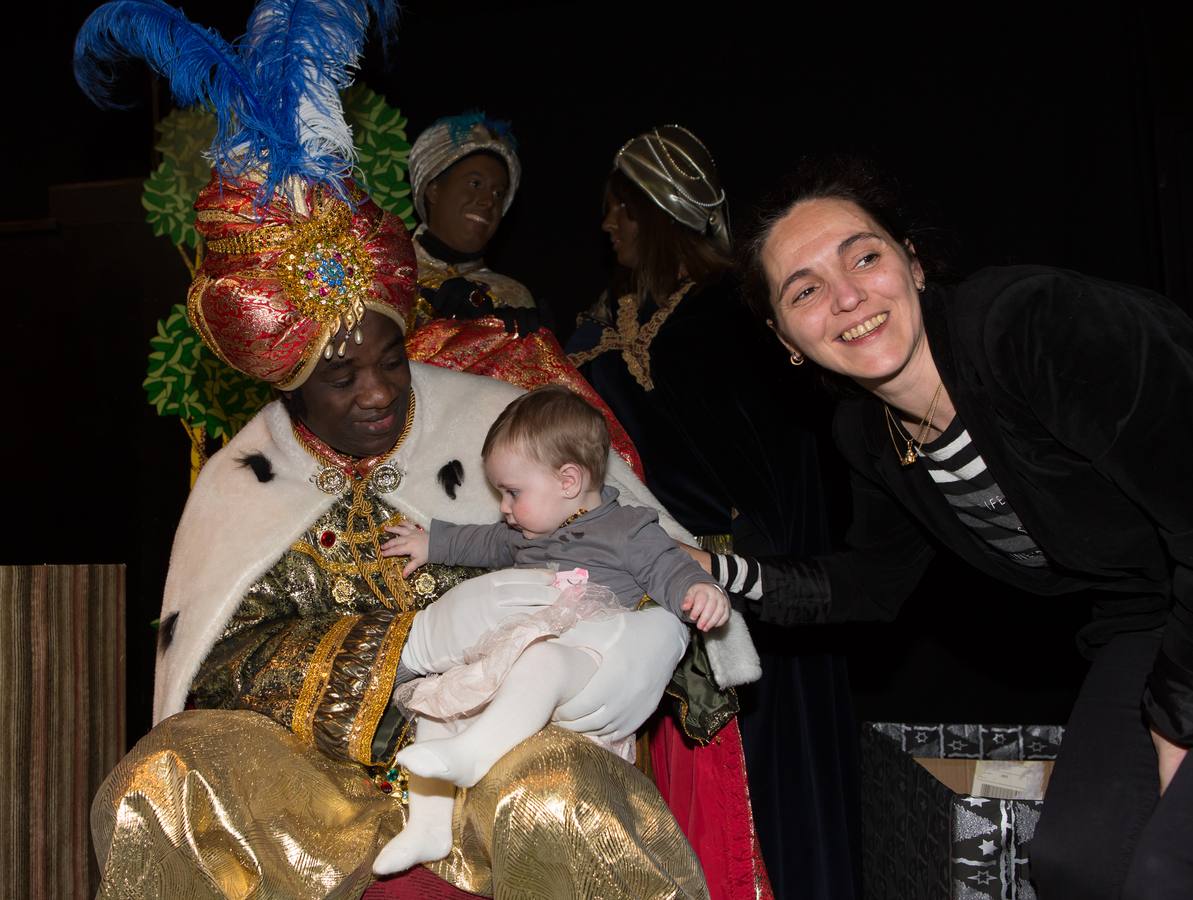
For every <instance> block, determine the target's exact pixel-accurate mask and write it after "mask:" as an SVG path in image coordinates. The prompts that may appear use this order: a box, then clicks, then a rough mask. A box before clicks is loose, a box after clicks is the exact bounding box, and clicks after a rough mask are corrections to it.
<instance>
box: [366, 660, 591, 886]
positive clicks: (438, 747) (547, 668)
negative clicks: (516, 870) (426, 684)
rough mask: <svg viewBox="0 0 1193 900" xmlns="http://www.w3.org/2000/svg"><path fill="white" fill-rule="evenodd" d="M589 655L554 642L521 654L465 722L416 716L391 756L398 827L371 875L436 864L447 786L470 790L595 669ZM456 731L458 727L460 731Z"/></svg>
mask: <svg viewBox="0 0 1193 900" xmlns="http://www.w3.org/2000/svg"><path fill="white" fill-rule="evenodd" d="M596 669H597V663H596V660H595V659H593V657H592V656H591V655H590V654H588V653H586V652H584V651H583V650H578V649H576V648H575V647H569V646H566V645H564V644H561V643H559V642H558V641H555V640H551V639H548V640H545V641H540V642H538V643H536V644H532V645H530V646H529V647H527V648H526V650H525V651H523V653H522V655H521V656H519V657H518V659H517V661H516V662H515V663H514V664H513V666H512V667H511V668H510V670H509V673H508V674H507V675H506V676H505V680H504V681H503V682H502V683H501V686H500V687H499V688H498V689H497V692H496V693H495V694H494V695H493V699H492V700H490V701H489V704H488V705H487V706H486V707H485V708H484V709H483V710H482V711H481V712H480V713H479V714H478V715H476V716H474V717H472V718H470V719H456V720H453V721H446V722H445V721H441V720H437V719H431V718H427V717H425V716H423V717H419V720H418V725H417V731H416V736H415V743H413V744H411V745H410V746H409V747H407V748H406V749H405V750H403V751H402V752H401V753H399V754H398V755H397V762H398V763H400V764H401V765H402V766H404V767H405V768H406V769H407V770H408V771H409V772H410V784H409V794H410V806H409V815H408V816H407V819H406V827H405V828H403V829H402V831H401V832H400V833H399V834H398V835H397V837H395V838H394V839H393V840H391V841H390V842H389V843H388V844H386V845H385V847H384V848H382V850H381V853H379V854H378V855H377V859H376V860H375V861H374V862H373V871H374V872H375V873H376V874H378V875H388V874H390V873H392V872H401V871H403V870H405V869H408V868H410V867H411V866H413V865H416V864H418V863H420V862H429V861H431V860H435V859H441V858H443V857H444V856H446V855H447V853H448V851H449V850H450V849H451V843H452V806H453V804H454V802H455V786H456V785H458V786H460V787H472V785H474V784H476V783H477V782H478V781H480V780H481V779H482V778H483V777H484V776H485V774H486V773H487V772H488V771H489V769H490V768H491V767H492V766H493V764H494V763H496V762H497V760H499V759H501V757H503V756H504V755H505V754H506V753H508V752H509V751H510V750H512V749H513V748H514V747H515V746H517V745H518V744H519V743H521V742H522V741H523V740H525V739H526V738H528V737H530V736H531V735H533V734H536V733H537V732H538V731H539V730H540V729H542V728H543V726H545V725H546V724H547V723H548V722H550V721H551V716H552V714H553V713H554V712H555V709H556V707H558V706H559V705H560V704H562V703H566V702H567V701H568V700H570V699H571V698H572V697H574V696H575V695H576V694H577V693H579V691H580V689H581V688H583V687H584V685H586V684H587V683H588V680H589V679H590V678H591V677H592V675H593V673H594V672H596ZM461 726H462V727H461Z"/></svg>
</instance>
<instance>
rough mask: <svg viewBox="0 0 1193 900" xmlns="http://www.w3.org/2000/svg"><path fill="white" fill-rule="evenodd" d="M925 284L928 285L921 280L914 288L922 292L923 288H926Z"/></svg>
mask: <svg viewBox="0 0 1193 900" xmlns="http://www.w3.org/2000/svg"><path fill="white" fill-rule="evenodd" d="M927 286H928V283H927V282H926V281H921V282H920V283H919V284H917V285H916V286H915V289H916V290H917V291H919V292H920V293H921V294H922V293H924V288H926V287H927Z"/></svg>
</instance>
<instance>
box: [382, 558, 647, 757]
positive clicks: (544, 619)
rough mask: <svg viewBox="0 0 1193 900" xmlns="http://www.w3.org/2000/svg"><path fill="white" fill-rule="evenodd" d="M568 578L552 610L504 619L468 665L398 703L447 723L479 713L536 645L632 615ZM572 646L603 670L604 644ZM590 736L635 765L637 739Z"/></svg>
mask: <svg viewBox="0 0 1193 900" xmlns="http://www.w3.org/2000/svg"><path fill="white" fill-rule="evenodd" d="M577 571H581V572H582V571H583V570H577ZM569 575H571V573H561V575H560V577H558V578H557V579H556V585H557V586H560V587H561V589H560V592H559V597H558V599H556V600H555V602H554V603H552V604H551V605H550V606H545V607H543V608H542V609H540V610H538V611H537V612H534V613H529V614H526V615H515V616H510V617H509V618H506V619H504V620H502V621H501V622H500V623H499V624H498V625H496V626H495V627H494V628H492V629H490V630H489V631H488V632H487V633H486V634H485V635H484V636H483V637H482V638H481V639H480V640H479V641H478V642H477V643H476V644H475V645H474V646H472V647H469V648H468V649H467V650H465V651H464V664H463V665H460V666H456V667H455V668H452V669H449V670H448V671H446V672H444V673H443V674H442V675H427V676H424V677H422V678H416V679H415V680H413V681H409V682H407V683H406V684H403V685H401V686H400V687H399V688H398V689H397V690H396V691H395V692H394V700H395V701H397V702H398V703H399V704H400V705H401V706H402V707H404V708H405V709H407V710H408V711H409V712H411V713H413V714H418V715H424V716H429V717H430V718H433V719H439V720H442V721H451V720H453V719H463V718H467V717H470V716H473V715H476V714H477V713H479V712H480V711H481V710H482V709H484V707H485V706H486V705H487V704H488V702H489V701H490V700H491V699H492V698H493V695H494V694H495V693H497V689H498V688H499V687H500V686H501V683H502V682H503V681H504V680H505V676H506V675H507V674H509V671H510V669H511V668H512V667H513V665H514V663H515V662H516V661H517V659H518V657H519V656H521V655H522V653H523V651H525V650H526V648H527V647H529V646H530V645H531V644H534V643H536V642H537V641H541V640H547V639H549V638H554V637H559V636H561V635H565V634H567V632H568V631H570V630H571V629H572V628H573V627H574V626H575V625H576V623H577V622H581V621H588V622H599V621H602V620H612V619H613V618H614V617H616V616H620V615H624V614H625V613H626V612H627V611H628V610H626V609H625V608H624V607H622V606H621V605H619V603H618V601H617V596H616V595H615V594H614V593H613V592H612V591H611V590H609V589H608V588H606V587H602V586H601V585H595V584H588V583H586V582H584V581H581V582H580V583H578V584H577V583H575V581H577V580H579V579H575V578H572V579H569V578H567V576H569ZM584 575H585V576H586V575H587V573H584ZM612 624H613V623H612V622H610V625H612ZM590 631H591V629H590ZM568 643H569V644H570V646H574V647H576V648H577V649H580V650H584V651H585V652H587V653H589V654H590V655H592V657H593V658H594V659H595V660H596V663H597V665H598V666H599V665H600V664H601V648H600V647H599V646H588V645H585V644H575V643H570V642H568ZM592 643H596V642H592ZM586 737H588V738H590V739H591V740H593V741H595V742H596V743H598V744H600V745H601V746H602V747H605V748H606V749H608V750H610V751H611V752H613V753H615V754H616V755H618V756H620V757H622V758H623V759H625V760H627V761H629V762H633V761H634V738H633V736H630V737H628V738H625V739H623V740H620V741H609V740H607V739H604V738H599V737H597V736H595V735H586Z"/></svg>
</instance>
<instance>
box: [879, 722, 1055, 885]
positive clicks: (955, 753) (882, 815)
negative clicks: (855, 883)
mask: <svg viewBox="0 0 1193 900" xmlns="http://www.w3.org/2000/svg"><path fill="white" fill-rule="evenodd" d="M1063 735H1064V729H1063V728H1061V727H1060V726H1056V725H948V724H928V725H907V724H901V723H893V722H869V723H866V724H864V725H863V726H862V736H861V768H862V885H863V890H864V893H865V897H866V898H867V900H885V898H890V900H1035V897H1036V894H1035V891H1034V889H1033V888H1032V886H1031V883H1030V877H1031V873H1030V869H1029V866H1028V857H1029V845H1030V842H1031V837H1032V835H1033V834H1034V833H1035V828H1036V822H1037V821H1039V817H1040V810H1041V808H1042V806H1043V801H1042V800H1026V799H1023V800H1020V799H1000V798H999V797H994V796H974V793H973V790H972V789H973V780H974V775H975V773H976V772H980V771H981V769H982V768H985V767H981V768H980V767H979V761H980V760H1037V761H1041V762H1042V763H1043V765H1042V766H1040V767H1027V768H1029V769H1032V768H1038V769H1039V771H1036V772H1033V773H1031V774H1034V775H1036V776H1039V778H1038V779H1037V780H1042V781H1043V782H1044V787H1046V782H1047V776H1048V775H1049V774H1050V769H1051V761H1052V760H1055V759H1056V754H1057V751H1058V750H1059V749H1060V742H1061V738H1062V737H1063ZM998 778H999V775H998V774H997V773H995V774H994V775H992V776H990V780H997V779H998ZM988 792H989V793H993V794H1001V793H1002V789H1001V788H997V789H994V790H992V791H988ZM1008 792H1009V791H1008Z"/></svg>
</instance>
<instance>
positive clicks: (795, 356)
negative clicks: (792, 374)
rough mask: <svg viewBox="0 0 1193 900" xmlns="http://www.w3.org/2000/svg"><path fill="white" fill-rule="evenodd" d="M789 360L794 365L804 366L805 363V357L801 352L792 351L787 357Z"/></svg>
mask: <svg viewBox="0 0 1193 900" xmlns="http://www.w3.org/2000/svg"><path fill="white" fill-rule="evenodd" d="M787 360H788V362H790V363H791V364H792V365H793V366H802V365H803V364H804V357H803V356H801V355H800V354H799V353H792V354H791V355H790V356H789V357H787Z"/></svg>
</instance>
